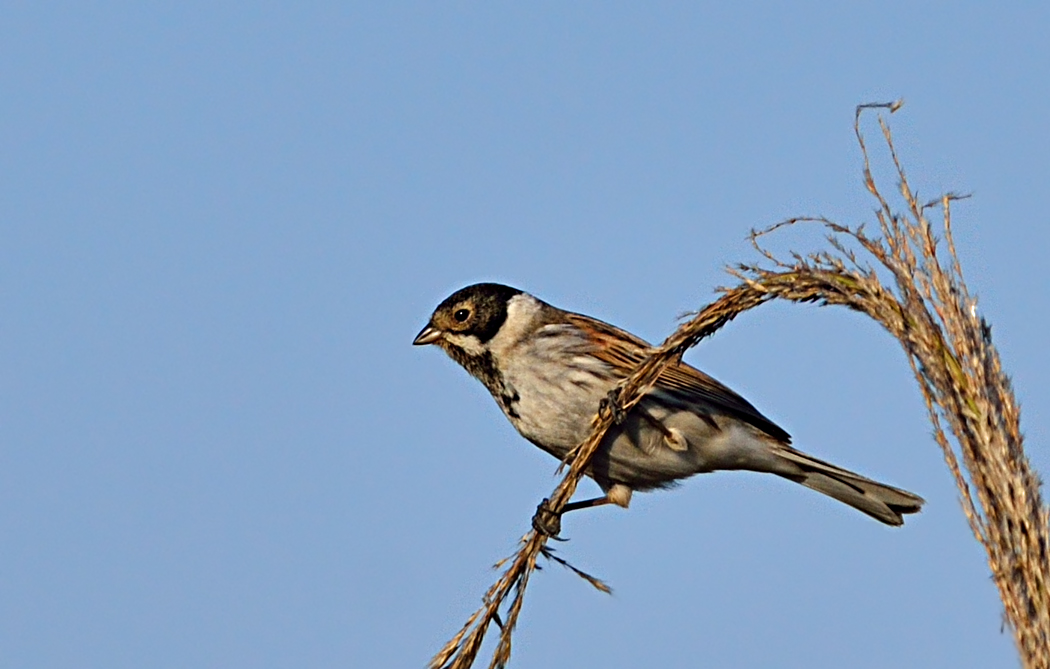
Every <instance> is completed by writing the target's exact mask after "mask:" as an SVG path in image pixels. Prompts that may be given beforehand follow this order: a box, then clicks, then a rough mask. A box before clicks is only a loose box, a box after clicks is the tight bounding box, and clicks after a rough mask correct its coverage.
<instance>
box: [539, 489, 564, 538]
mask: <svg viewBox="0 0 1050 669" xmlns="http://www.w3.org/2000/svg"><path fill="white" fill-rule="evenodd" d="M532 529H534V530H536V531H537V532H539V533H540V534H542V535H544V536H547V537H550V538H551V539H554V540H555V541H565V539H562V538H561V537H559V536H558V535H559V534H560V533H561V514H560V513H554V511H552V510H551V507H550V500H549V499H547V498H544V499H543V501H542V502H540V504H539V506H537V507H536V515H534V516H533V517H532Z"/></svg>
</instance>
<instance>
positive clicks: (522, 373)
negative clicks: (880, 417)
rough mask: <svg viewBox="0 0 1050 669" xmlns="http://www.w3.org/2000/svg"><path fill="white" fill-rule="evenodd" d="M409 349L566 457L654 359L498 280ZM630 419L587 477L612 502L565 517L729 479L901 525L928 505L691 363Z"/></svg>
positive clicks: (542, 527)
mask: <svg viewBox="0 0 1050 669" xmlns="http://www.w3.org/2000/svg"><path fill="white" fill-rule="evenodd" d="M412 343H413V344H415V345H417V346H423V345H436V346H438V347H439V348H441V349H442V350H444V351H445V353H447V354H448V355H449V357H451V358H452V359H453V360H454V361H455V362H457V363H458V364H459V365H461V366H462V367H463V368H464V369H465V370H466V371H467V372H468V373H469V374H470V375H471V376H473V377H474V378H476V379H477V380H478V381H480V382H481V383H482V384H483V385H484V386H485V388H487V389H488V391H489V392H490V393H491V394H492V397H493V398H494V399H495V401H496V404H498V405H499V407H500V409H501V410H502V411H503V413H504V415H506V417H507V419H508V420H509V421H510V423H511V424H512V425H513V426H514V427H515V428H516V429H517V431H518V432H519V433H520V434H521V436H523V437H524V438H525V439H527V440H528V441H530V442H532V443H533V444H535V445H536V446H538V447H539V448H540V449H542V450H544V451H546V452H547V453H549V454H551V455H553V456H554V457H556V458H558V459H564V458H565V457H566V455H567V454H568V453H569V452H570V451H571V450H572V449H574V448H575V447H576V446H578V445H579V444H580V443H582V442H583V441H584V439H586V438H587V437H588V436H589V435H590V432H591V429H592V419H593V417H594V416H595V414H596V413H597V412H598V410H599V406H600V404H601V402H602V400H603V399H604V398H606V397H607V396H608V394H609V393H610V391H612V390H613V389H614V388H615V387H616V385H617V383H619V382H620V381H622V380H623V379H624V378H626V377H627V376H628V375H629V374H630V373H631V372H632V371H633V369H634V368H635V367H636V366H637V365H638V364H639V363H640V362H641V361H642V360H644V359H645V357H646V355H647V353H648V352H649V351H650V350H651V346H650V344H649V343H647V342H646V341H644V340H643V339H641V338H639V337H636V336H635V335H633V334H630V333H629V332H626V331H624V330H621V329H620V328H618V327H615V326H613V325H610V324H608V323H605V322H603V321H600V320H598V319H596V318H592V317H590V316H585V315H583V314H578V313H574V312H571V311H565V310H563V309H559V308H558V307H555V306H552V305H550V304H548V303H546V302H544V301H542V300H540V299H539V298H536V297H534V296H533V295H530V294H529V293H527V292H525V291H522V290H520V289H517V288H512V287H510V286H506V285H502V284H499V283H477V284H473V285H469V286H466V287H465V288H462V289H460V290H457V291H456V292H454V293H452V294H451V295H449V296H448V297H447V298H445V300H443V301H442V302H441V303H440V304H439V305H438V306H437V308H436V309H435V310H434V312H433V314H432V315H431V317H430V320H429V321H428V322H427V324H426V325H425V326H424V327H423V329H422V330H421V331H420V332H419V334H418V335H416V338H415V339H414V340H413V342H412ZM621 419H622V420H618V421H617V422H616V423H615V424H613V425H612V427H610V429H609V431H608V432H607V433H606V434H605V437H604V438H603V440H602V441H601V443H600V444H599V446H598V449H597V451H595V453H594V455H593V457H592V459H591V461H590V463H589V466H588V468H587V470H586V472H585V473H586V475H587V476H589V477H590V478H592V479H593V480H594V481H595V482H596V483H597V484H598V487H599V488H601V490H602V493H603V495H602V496H600V497H596V498H593V499H588V500H583V501H578V502H570V503H569V504H567V505H566V506H565V507H564V509H563V510H562V512H561V513H565V512H568V511H572V510H577V509H583V508H589V507H595V506H602V505H605V504H614V505H617V506H620V507H623V508H627V507H628V506H629V505H630V502H631V497H632V495H633V493H634V492H645V491H650V490H657V489H661V488H668V487H672V486H674V485H676V484H677V483H678V482H679V481H681V480H682V479H685V478H687V477H690V476H693V475H694V474H700V473H709V472H715V471H724V470H748V471H753V472H761V473H767V474H775V475H777V476H779V477H782V478H785V479H787V480H789V481H794V482H795V483H799V484H801V485H803V486H805V487H807V488H810V489H812V490H816V491H817V492H820V493H823V494H825V495H827V496H829V497H831V498H833V499H836V500H838V501H840V502H844V503H845V504H848V505H849V506H851V507H853V508H855V509H857V510H858V511H860V512H862V513H865V514H867V515H868V516H871V517H872V518H874V519H876V520H878V521H880V522H882V523H885V524H886V525H892V526H899V525H902V524H903V523H904V516H905V515H907V514H912V513H918V512H919V511H920V509H921V508H922V505H923V503H924V500H923V499H922V497H919V496H918V495H916V494H914V493H911V492H908V491H906V490H901V489H899V488H895V487H893V486H890V485H887V484H885V483H879V482H878V481H874V480H872V479H869V478H867V477H864V476H861V475H860V474H857V473H854V472H852V471H849V470H847V469H843V468H841V467H837V466H835V465H833V464H830V463H828V462H825V461H823V460H819V459H817V458H815V457H813V456H811V455H808V454H806V453H803V452H802V451H800V450H797V449H795V448H793V447H792V446H791V435H789V434H788V433H787V431H785V430H784V429H783V428H781V427H780V426H778V425H777V424H776V423H774V422H773V421H772V420H770V419H769V418H767V417H766V416H764V415H762V413H760V412H759V411H758V409H756V408H755V407H754V406H753V405H752V404H751V403H750V402H748V401H747V400H746V399H744V398H743V397H741V396H740V395H738V394H737V393H736V392H734V391H732V390H730V389H729V388H728V387H727V386H725V385H723V384H722V383H720V382H718V381H716V380H715V379H714V378H712V377H710V376H708V375H707V374H705V373H704V372H702V371H700V370H699V369H696V368H695V367H692V366H691V365H689V364H687V363H685V362H681V361H679V362H677V363H673V364H672V365H670V366H669V367H667V368H666V369H664V371H663V372H662V373H661V374H660V376H659V377H658V379H657V381H656V383H655V385H654V387H653V388H652V389H651V390H649V391H648V392H647V393H646V394H645V395H644V396H643V397H642V398H641V400H640V401H639V402H638V404H636V405H635V406H634V407H632V408H631V409H630V411H629V412H627V414H626V415H625V416H622V417H621ZM546 504H547V500H544V502H543V503H541V504H540V507H539V509H538V510H537V514H536V516H535V517H534V518H533V526H534V527H535V528H536V529H537V530H539V531H541V532H543V533H545V534H548V535H550V536H557V534H558V532H559V531H560V527H561V526H560V517H561V513H558V514H554V513H553V512H552V511H551V510H550V509H549V508H545V505H546Z"/></svg>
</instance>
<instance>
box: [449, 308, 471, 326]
mask: <svg viewBox="0 0 1050 669" xmlns="http://www.w3.org/2000/svg"><path fill="white" fill-rule="evenodd" d="M452 318H455V319H456V321H458V322H460V323H464V322H466V320H467V319H468V318H470V309H457V310H456V313H454V314H452Z"/></svg>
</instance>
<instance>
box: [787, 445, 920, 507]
mask: <svg viewBox="0 0 1050 669" xmlns="http://www.w3.org/2000/svg"><path fill="white" fill-rule="evenodd" d="M775 451H776V454H777V455H779V456H780V457H781V458H783V459H784V460H786V461H788V462H790V463H791V464H792V465H794V466H795V467H792V468H790V469H792V470H795V471H792V472H790V473H788V472H786V471H777V472H775V473H776V474H779V475H780V476H783V477H784V478H786V479H790V480H792V481H795V482H796V483H801V484H802V485H804V486H806V487H807V488H811V489H813V490H816V491H817V492H822V493H824V494H825V495H827V496H828V497H833V498H835V499H837V500H838V501H840V502H844V503H846V504H849V505H850V506H852V507H853V508H854V509H857V510H858V511H861V512H863V513H866V514H868V515H869V516H871V517H872V518H874V519H875V520H878V521H881V522H883V523H886V524H887V525H903V524H904V515H905V514H909V513H918V512H919V510H920V509H922V505H923V502H924V501H925V500H923V498H921V497H919V496H918V495H916V494H913V493H910V492H908V491H906V490H901V489H900V488H894V487H893V486H888V485H886V484H885V483H879V482H878V481H872V480H871V479H869V478H865V477H863V476H861V475H860V474H855V473H853V472H851V471H849V470H846V469H842V468H841V467H836V466H835V465H832V464H829V463H827V462H824V461H823V460H818V459H817V458H814V457H812V456H810V455H806V454H805V453H803V452H801V451H797V450H795V449H794V448H791V447H790V446H787V445H785V444H777V447H776V449H775ZM796 468H797V469H796ZM785 469H788V468H785Z"/></svg>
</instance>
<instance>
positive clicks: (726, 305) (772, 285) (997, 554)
mask: <svg viewBox="0 0 1050 669" xmlns="http://www.w3.org/2000/svg"><path fill="white" fill-rule="evenodd" d="M899 107H900V103H892V104H873V105H861V106H860V107H858V108H857V114H856V118H855V122H854V131H855V132H856V136H857V141H858V143H859V144H860V148H861V152H862V155H863V158H864V183H865V186H866V187H867V189H868V192H870V193H871V195H872V196H873V197H874V198H875V200H876V202H877V208H876V210H875V215H876V217H877V219H878V223H879V231H880V235H879V236H878V237H869V236H867V235H866V234H865V232H864V230H863V227H861V228H856V229H853V228H849V227H846V226H843V225H839V224H837V223H834V222H832V221H830V220H827V219H824V218H815V219H814V218H796V219H791V220H788V221H784V222H783V223H780V224H777V225H775V226H773V227H772V228H769V229H767V230H764V231H762V232H752V235H751V240H752V242H753V243H754V245H755V247H756V249H758V250H759V252H760V253H761V254H762V255H763V256H764V257H765V258H766V260H767V261H768V262H769V263H770V266H768V267H763V266H761V265H740V266H738V267H736V268H734V269H731V270H730V272H731V273H732V274H733V275H734V276H736V277H737V278H739V279H740V280H741V283H740V284H739V285H737V286H735V287H733V288H724V289H721V292H722V296H721V297H720V298H719V299H718V300H717V301H715V302H714V303H712V304H710V305H708V306H707V307H705V308H704V309H703V310H701V311H700V312H698V313H697V314H696V315H695V316H694V317H693V318H692V319H691V320H690V321H688V322H687V323H684V324H683V325H681V326H680V327H679V328H678V329H677V330H676V331H675V332H674V334H672V335H671V336H670V337H668V338H667V340H666V341H665V342H664V343H663V344H662V345H660V346H659V347H656V348H654V349H652V351H651V353H650V354H649V356H648V357H647V358H646V360H645V361H644V362H643V363H642V364H641V365H639V366H638V367H637V369H635V370H634V372H633V373H632V374H631V375H630V377H628V378H627V379H626V380H625V381H624V382H623V383H622V384H620V386H619V387H618V389H617V391H615V392H614V393H613V394H611V395H610V398H609V401H607V402H606V403H604V404H603V406H602V408H601V410H600V411H599V414H598V415H597V416H596V417H595V418H594V424H593V431H592V434H591V436H590V437H589V438H588V439H587V440H586V441H585V442H584V443H582V444H581V445H580V446H579V447H578V448H577V449H576V450H575V451H574V452H573V453H570V454H569V456H568V457H567V459H566V460H567V463H568V465H569V470H568V472H567V473H566V475H565V477H564V479H563V480H562V481H561V483H559V484H558V487H557V488H556V489H555V490H554V492H553V493H552V495H551V497H550V508H551V509H552V510H553V511H555V512H557V511H560V510H561V509H562V507H564V505H565V504H566V503H567V502H568V501H569V499H570V498H571V497H572V494H573V492H574V491H575V490H576V486H577V484H578V483H579V481H580V478H581V477H582V476H583V473H584V471H585V470H586V468H587V464H588V462H589V461H590V458H591V456H592V455H593V453H594V451H595V450H596V449H597V447H598V444H599V443H600V442H601V440H602V437H603V436H604V435H605V432H606V431H607V430H608V429H609V427H610V426H611V425H612V424H613V421H614V416H615V414H617V413H618V412H619V411H627V410H630V408H631V407H633V406H634V405H635V404H636V403H637V402H638V401H639V399H640V398H641V397H642V396H643V395H644V394H645V393H646V392H647V391H648V390H649V389H650V388H651V387H652V386H653V384H654V383H655V381H656V378H657V377H658V376H659V375H660V372H661V371H662V370H663V369H664V368H665V367H666V366H668V365H670V364H674V363H675V362H677V361H678V360H680V359H681V356H682V354H683V353H685V351H686V350H687V349H689V348H690V347H692V346H695V345H696V344H697V343H698V342H699V341H700V340H702V339H703V338H705V337H707V336H709V335H711V334H713V333H714V332H715V331H717V330H718V329H719V328H721V327H722V326H723V325H725V324H726V323H728V322H729V321H730V320H732V319H733V318H735V317H736V316H737V315H738V314H741V313H743V312H744V311H747V310H748V309H753V308H754V307H757V306H759V305H760V304H763V303H765V302H769V301H771V300H773V299H783V300H789V301H792V302H816V303H818V304H821V305H841V306H845V307H848V308H850V309H853V310H855V311H859V312H861V313H864V314H867V315H868V316H870V317H871V318H873V319H874V320H875V321H877V322H878V323H879V324H880V325H882V327H883V328H885V329H886V331H888V332H889V333H890V334H891V335H892V336H893V337H895V338H896V339H897V340H898V341H899V342H900V344H901V347H902V348H903V349H904V352H905V354H906V355H907V356H908V360H909V362H910V364H911V367H912V371H913V372H914V374H915V378H916V380H917V381H918V383H919V387H920V389H921V390H922V393H923V397H924V398H925V401H926V408H927V411H928V413H929V417H930V421H931V422H932V423H933V428H934V438H935V440H936V442H937V444H938V445H939V446H940V448H941V451H942V452H943V454H944V459H945V462H946V463H947V465H948V468H949V469H950V470H951V473H952V476H953V477H954V479H955V483H956V485H957V487H958V489H959V496H960V502H961V504H962V507H963V512H964V513H965V514H966V518H967V520H968V521H969V524H970V528H971V530H972V531H973V534H974V537H976V539H977V541H978V542H980V544H981V545H982V546H983V547H984V549H985V551H986V552H987V554H988V564H989V566H990V568H991V571H992V577H993V578H994V580H995V583H996V586H997V587H998V588H999V593H1000V596H1001V598H1002V601H1003V606H1004V616H1005V620H1006V622H1007V623H1008V624H1009V627H1010V629H1011V630H1012V632H1013V634H1014V638H1015V640H1016V642H1017V648H1018V651H1019V653H1020V655H1021V660H1022V664H1023V666H1024V667H1025V668H1026V669H1037V668H1038V669H1050V589H1048V588H1050V559H1048V555H1047V546H1048V544H1050V537H1048V510H1047V507H1046V505H1045V504H1044V503H1043V501H1042V497H1041V494H1040V481H1039V479H1038V477H1037V475H1036V474H1035V472H1034V471H1033V469H1032V467H1031V464H1030V463H1029V461H1028V458H1027V457H1026V455H1025V453H1024V449H1023V438H1022V436H1021V430H1020V411H1019V408H1018V406H1017V401H1016V399H1015V398H1014V395H1013V391H1012V389H1011V386H1010V380H1009V378H1008V377H1007V376H1006V374H1005V373H1004V372H1003V370H1002V366H1001V364H1000V361H999V354H998V352H997V351H996V349H995V347H994V346H993V344H992V339H991V328H990V326H989V325H988V324H987V323H986V322H985V320H984V319H983V318H982V317H981V316H980V315H978V312H977V305H976V300H974V298H972V297H971V296H970V293H969V291H968V290H967V288H966V284H965V283H964V281H963V276H962V269H961V267H960V265H959V260H958V257H957V256H956V253H955V246H954V242H953V240H952V229H951V203H952V202H953V201H954V200H956V199H958V197H957V196H955V195H951V194H949V195H945V196H943V197H941V198H939V199H938V200H935V201H934V202H931V203H927V204H920V202H919V200H918V199H917V196H916V194H915V193H914V192H913V191H912V190H911V188H910V186H909V185H908V180H907V178H906V176H905V173H904V169H903V168H902V167H901V163H900V161H899V159H898V156H897V153H896V149H895V148H894V145H893V138H892V136H891V133H890V130H889V128H888V126H887V125H886V124H885V122H884V121H883V119H882V118H881V117H880V118H879V125H880V127H881V129H882V133H883V137H884V139H885V142H886V146H887V148H888V150H889V154H890V157H891V158H892V161H893V165H894V168H895V170H896V175H897V178H898V187H899V191H900V196H901V198H902V200H903V203H904V212H903V213H900V212H895V211H894V210H893V209H892V208H891V206H890V204H889V202H888V200H887V198H886V197H884V195H883V193H882V192H881V191H880V190H879V188H878V186H877V185H876V183H875V180H874V178H873V177H872V174H871V169H870V161H869V154H868V149H867V146H866V145H865V142H864V136H863V134H862V133H861V131H860V118H861V115H862V113H863V111H864V110H865V109H869V108H884V109H888V110H889V111H890V112H891V113H892V112H894V111H896V110H897V109H898V108H899ZM936 208H939V209H940V211H941V212H942V215H943V218H942V225H943V235H944V241H945V248H938V239H937V237H936V235H935V233H934V229H933V225H932V224H931V223H930V221H929V219H928V218H927V213H928V212H930V211H932V210H934V209H936ZM800 222H816V223H818V224H820V225H823V226H824V227H825V229H826V230H827V231H828V236H827V240H828V243H829V244H830V247H831V249H830V250H828V251H821V252H817V253H813V254H810V255H808V256H801V255H798V254H792V259H791V262H784V261H781V260H779V259H777V258H776V257H775V256H774V255H773V254H771V253H769V252H768V251H766V250H765V249H763V248H762V247H761V246H760V244H759V242H760V238H761V237H762V236H763V235H767V234H769V233H771V232H773V231H775V230H777V229H778V228H781V227H783V226H789V225H794V224H796V223H800ZM853 247H859V249H861V250H862V251H864V252H866V253H867V254H868V255H869V256H870V257H872V258H874V259H875V261H877V264H878V265H880V266H881V269H880V270H879V271H883V272H885V273H886V274H887V275H888V278H890V279H892V284H891V285H892V286H893V287H892V288H888V287H887V286H886V285H884V284H883V282H882V281H880V279H879V276H878V275H877V273H876V271H875V270H874V269H872V268H871V267H868V266H864V265H862V264H861V263H860V262H858V260H857V258H856V255H855V252H854V251H853V250H852V248H853ZM942 258H943V260H944V261H943V262H942ZM894 289H895V290H894ZM945 426H947V429H948V430H949V431H950V432H951V434H952V436H953V437H954V440H952V439H949V437H948V435H947V433H946V432H945ZM546 542H547V537H545V536H543V535H540V534H538V533H537V532H535V531H530V532H529V533H528V534H526V535H525V536H524V537H523V538H522V542H521V546H520V548H519V550H518V551H517V553H516V554H515V555H514V556H513V557H512V558H509V559H508V560H506V561H504V562H503V563H501V565H498V566H502V565H503V564H507V563H509V566H507V567H506V569H505V571H504V572H503V574H502V575H501V577H500V578H499V580H498V581H497V582H496V583H495V584H493V585H492V587H491V588H489V590H488V592H487V593H486V594H485V598H484V604H483V606H482V607H481V608H480V609H479V610H478V611H477V612H475V613H474V615H472V616H471V617H470V619H468V620H467V623H466V624H465V625H464V626H463V628H462V629H461V630H460V632H459V633H458V634H456V636H454V637H453V638H452V640H451V641H449V642H448V643H447V644H446V645H445V647H444V648H442V649H441V651H440V652H438V654H437V655H435V657H434V658H433V660H432V661H431V664H430V666H431V668H432V669H464V668H466V667H469V666H471V665H472V664H473V662H474V659H475V657H476V656H477V653H478V651H479V650H480V648H481V644H482V641H483V640H484V637H485V633H486V632H487V631H488V629H489V627H490V624H491V623H493V622H495V623H497V625H498V626H499V628H500V638H499V641H498V642H497V645H496V650H495V652H494V654H493V657H492V661H491V663H490V665H489V666H490V668H491V667H504V666H506V664H507V662H508V661H509V659H510V653H511V637H512V635H513V633H514V628H515V625H516V623H517V621H518V616H519V615H520V613H521V607H522V604H523V602H524V595H525V588H526V587H527V585H528V582H529V577H530V576H531V574H532V572H533V570H535V569H536V568H537V566H536V560H537V558H538V557H539V556H540V555H545V556H547V557H552V556H551V555H550V549H548V548H547V547H546ZM555 559H556V560H557V561H558V562H559V563H561V564H563V565H565V566H568V567H569V568H571V569H573V570H574V571H576V572H577V573H579V574H580V575H581V576H583V577H584V578H586V579H587V580H588V581H589V582H591V583H592V584H593V585H595V587H598V588H600V589H603V590H608V588H607V586H605V584H604V583H602V582H601V581H599V580H597V579H595V578H594V577H592V576H589V575H587V574H584V573H583V572H580V571H579V570H576V569H575V568H574V567H572V566H571V565H568V563H566V562H565V561H564V560H562V559H561V558H555ZM511 593H513V595H512V594H511ZM508 598H510V605H509V607H507V609H506V620H505V622H504V621H502V620H501V618H500V616H499V609H500V607H501V606H502V605H503V604H504V603H505V602H506V601H507V599H508Z"/></svg>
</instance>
